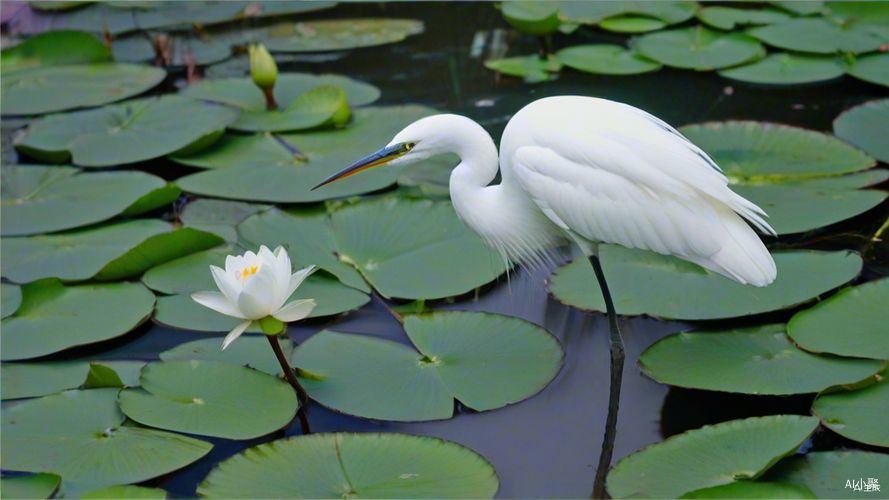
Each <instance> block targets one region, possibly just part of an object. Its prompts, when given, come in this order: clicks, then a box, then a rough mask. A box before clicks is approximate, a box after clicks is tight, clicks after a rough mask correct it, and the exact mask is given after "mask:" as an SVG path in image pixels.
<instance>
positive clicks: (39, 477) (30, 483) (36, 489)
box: [2, 472, 62, 500]
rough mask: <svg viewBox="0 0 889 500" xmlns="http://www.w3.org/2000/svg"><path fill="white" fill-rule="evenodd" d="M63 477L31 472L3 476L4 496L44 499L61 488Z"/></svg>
mask: <svg viewBox="0 0 889 500" xmlns="http://www.w3.org/2000/svg"><path fill="white" fill-rule="evenodd" d="M61 482H62V478H61V477H60V476H58V475H56V474H47V473H45V472H43V473H39V474H30V475H27V476H14V477H4V478H3V492H2V494H3V498H27V499H30V500H34V499H44V498H49V497H51V496H53V494H54V493H55V492H56V490H58V489H59V483H61Z"/></svg>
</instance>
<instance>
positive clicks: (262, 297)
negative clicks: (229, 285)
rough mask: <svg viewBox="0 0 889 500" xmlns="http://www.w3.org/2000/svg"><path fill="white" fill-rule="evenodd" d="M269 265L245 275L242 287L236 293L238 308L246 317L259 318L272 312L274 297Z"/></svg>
mask: <svg viewBox="0 0 889 500" xmlns="http://www.w3.org/2000/svg"><path fill="white" fill-rule="evenodd" d="M273 279H274V278H273V275H272V269H271V266H263V267H260V268H259V271H257V273H256V274H254V275H252V276H248V277H247V281H246V283H245V284H244V288H243V289H242V290H241V293H240V295H238V309H239V310H240V311H241V313H242V314H243V315H244V316H245V317H247V318H248V319H261V318H264V317H266V316H268V315H269V314H271V312H272V305H273V301H274V299H275V296H274V292H275V290H274V282H273V281H272V280H273Z"/></svg>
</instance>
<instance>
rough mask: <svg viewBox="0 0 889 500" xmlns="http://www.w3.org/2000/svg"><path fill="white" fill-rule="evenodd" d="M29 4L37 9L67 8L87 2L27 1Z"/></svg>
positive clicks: (86, 0) (86, 1) (86, 2)
mask: <svg viewBox="0 0 889 500" xmlns="http://www.w3.org/2000/svg"><path fill="white" fill-rule="evenodd" d="M29 3H30V4H31V8H33V9H37V10H49V11H53V10H68V9H74V8H77V7H80V6H82V5H86V4H88V3H89V1H88V0H85V1H52V0H49V1H45V2H42V1H33V2H29Z"/></svg>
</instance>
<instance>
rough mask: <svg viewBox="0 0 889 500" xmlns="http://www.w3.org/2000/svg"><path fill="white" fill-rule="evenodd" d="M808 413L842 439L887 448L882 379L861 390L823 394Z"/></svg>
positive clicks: (886, 387) (887, 393) (888, 385)
mask: <svg viewBox="0 0 889 500" xmlns="http://www.w3.org/2000/svg"><path fill="white" fill-rule="evenodd" d="M812 410H813V411H814V412H815V414H816V415H817V416H818V417H819V418H821V421H822V422H824V426H825V427H827V428H828V429H830V430H832V431H834V432H836V433H837V434H839V435H841V436H843V437H847V438H849V439H851V440H853V441H858V442H859V443H865V444H870V445H874V446H884V447H889V429H887V428H886V415H889V381H886V379H885V378H884V379H883V380H881V381H879V382H877V383H876V384H873V385H871V386H868V387H865V388H863V389H858V390H855V391H843V392H835V393H831V394H823V395H821V396H819V397H818V399H816V400H815V403H814V404H813V405H812Z"/></svg>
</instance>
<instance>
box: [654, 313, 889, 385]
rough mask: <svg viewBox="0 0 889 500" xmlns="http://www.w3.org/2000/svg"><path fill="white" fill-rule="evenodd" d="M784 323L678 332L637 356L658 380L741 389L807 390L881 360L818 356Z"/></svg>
mask: <svg viewBox="0 0 889 500" xmlns="http://www.w3.org/2000/svg"><path fill="white" fill-rule="evenodd" d="M784 332H785V326H784V325H781V324H778V325H765V326H758V327H752V328H738V329H732V330H727V331H720V332H701V333H679V334H676V335H671V336H669V337H666V338H664V339H661V340H659V341H658V342H656V343H655V344H654V345H652V346H651V347H649V348H648V349H647V350H646V351H645V352H644V353H643V354H642V356H640V357H639V368H640V369H641V370H642V372H643V373H645V374H646V375H648V376H649V377H651V378H652V379H654V380H655V381H657V382H659V383H661V384H668V385H675V386H679V387H689V388H693V389H704V390H709V391H726V392H739V393H743V394H774V395H787V394H806V393H813V392H821V391H823V390H825V389H828V388H830V387H834V386H839V385H853V384H856V383H858V382H861V381H863V380H865V379H867V378H869V377H873V375H874V374H875V373H877V372H879V371H880V370H882V369H883V367H884V366H885V363H884V362H883V361H875V360H873V361H872V360H859V359H849V358H839V357H833V356H819V355H817V354H812V353H809V352H806V351H804V350H802V349H800V348H798V347H796V346H795V345H794V344H793V342H791V341H790V339H788V338H787V335H786V334H785V333H784Z"/></svg>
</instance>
